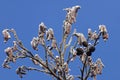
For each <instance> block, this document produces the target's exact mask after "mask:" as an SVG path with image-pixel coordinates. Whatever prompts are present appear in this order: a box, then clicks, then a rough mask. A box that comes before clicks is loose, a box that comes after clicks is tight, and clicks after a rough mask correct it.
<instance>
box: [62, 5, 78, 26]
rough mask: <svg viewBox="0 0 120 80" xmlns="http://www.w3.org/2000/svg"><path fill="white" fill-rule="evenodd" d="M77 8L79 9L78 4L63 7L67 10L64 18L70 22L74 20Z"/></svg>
mask: <svg viewBox="0 0 120 80" xmlns="http://www.w3.org/2000/svg"><path fill="white" fill-rule="evenodd" d="M78 9H80V6H73V7H72V8H66V9H64V10H66V11H67V15H66V20H67V21H68V22H69V23H70V24H72V23H74V22H76V15H77V12H78Z"/></svg>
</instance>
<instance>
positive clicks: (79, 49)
mask: <svg viewBox="0 0 120 80" xmlns="http://www.w3.org/2000/svg"><path fill="white" fill-rule="evenodd" d="M76 51H77V55H78V56H79V55H82V54H83V53H84V51H83V49H82V48H77V49H76Z"/></svg>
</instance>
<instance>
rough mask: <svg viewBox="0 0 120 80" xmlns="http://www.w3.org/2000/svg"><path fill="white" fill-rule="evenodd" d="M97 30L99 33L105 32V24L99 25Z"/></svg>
mask: <svg viewBox="0 0 120 80" xmlns="http://www.w3.org/2000/svg"><path fill="white" fill-rule="evenodd" d="M99 31H100V32H101V33H103V32H107V29H106V26H105V25H99Z"/></svg>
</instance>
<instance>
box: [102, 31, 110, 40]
mask: <svg viewBox="0 0 120 80" xmlns="http://www.w3.org/2000/svg"><path fill="white" fill-rule="evenodd" d="M108 37H109V35H108V33H106V32H104V33H102V38H103V40H104V41H106V40H107V39H108Z"/></svg>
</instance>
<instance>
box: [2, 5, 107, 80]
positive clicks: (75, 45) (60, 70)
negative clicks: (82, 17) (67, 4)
mask: <svg viewBox="0 0 120 80" xmlns="http://www.w3.org/2000/svg"><path fill="white" fill-rule="evenodd" d="M79 9H80V6H73V7H71V8H66V9H64V10H65V11H66V12H67V14H66V18H65V20H64V22H63V37H62V41H61V42H60V44H58V43H59V42H57V41H56V38H55V36H54V31H53V29H52V28H47V27H46V26H45V24H44V23H43V22H41V23H40V25H39V30H38V36H37V37H33V39H32V41H31V46H32V47H33V49H34V50H36V51H39V49H38V46H42V47H43V48H44V50H45V53H42V54H45V56H44V57H45V59H42V58H41V57H40V56H39V54H35V53H32V52H31V51H30V50H28V49H27V48H26V47H25V46H24V45H23V43H22V41H21V40H20V39H19V38H18V36H17V34H16V31H15V30H14V29H4V30H3V31H2V33H3V36H4V42H5V43H6V42H8V40H9V39H10V38H11V34H13V35H14V39H15V40H14V41H13V46H12V47H8V48H6V49H5V53H6V55H7V57H6V59H5V60H4V62H3V65H2V66H3V67H4V68H8V69H10V68H11V67H10V66H9V64H10V63H11V62H12V63H15V62H16V61H17V59H20V58H22V59H24V58H29V59H30V60H31V61H32V62H33V63H34V65H36V66H39V67H40V68H39V69H38V68H34V67H27V66H25V65H23V66H20V67H18V68H17V69H16V73H17V74H18V75H19V77H21V78H22V77H23V75H25V74H26V73H27V71H30V70H35V71H38V72H42V73H46V74H49V75H50V76H51V77H52V78H53V80H75V79H77V78H78V79H79V80H88V78H93V80H96V79H97V78H96V76H97V75H99V74H102V69H103V67H104V65H103V63H102V61H101V59H100V58H98V59H97V60H96V62H93V60H92V53H93V52H94V51H95V48H96V45H97V44H98V41H99V39H100V38H103V40H104V41H106V40H107V39H108V33H107V29H106V26H105V25H99V30H98V32H97V31H94V32H92V30H91V29H88V37H87V38H85V36H84V34H83V33H80V32H77V30H76V29H74V31H73V32H71V27H72V24H73V23H75V22H76V16H77V12H78V10H79ZM75 37H76V38H77V40H76V42H72V41H73V39H74V38H75ZM47 42H49V43H50V44H47ZM53 50H56V52H57V53H56V54H57V56H55V55H54V53H53ZM66 50H68V51H69V52H67V51H66ZM66 55H67V58H65V56H66ZM75 58H79V60H80V62H81V64H82V66H80V72H81V74H78V75H77V76H74V74H70V73H69V72H70V71H69V70H70V69H69V63H70V62H71V61H72V62H74V59H75ZM78 69H79V68H78Z"/></svg>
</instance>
